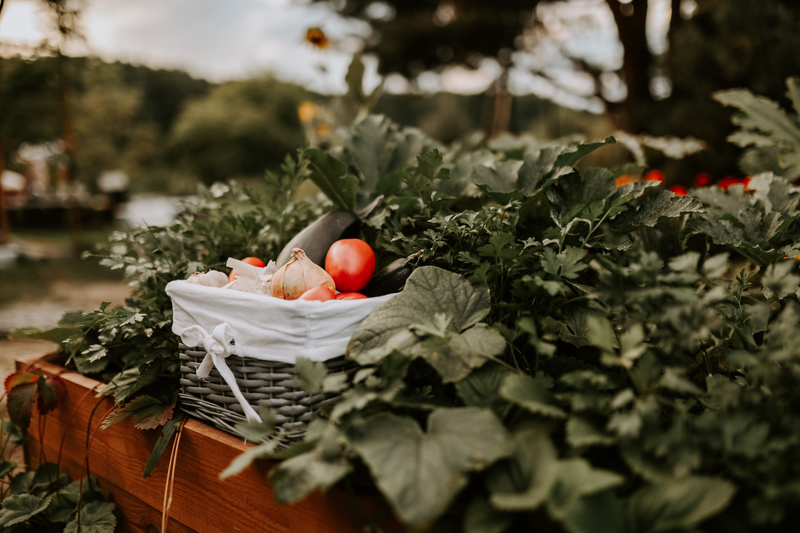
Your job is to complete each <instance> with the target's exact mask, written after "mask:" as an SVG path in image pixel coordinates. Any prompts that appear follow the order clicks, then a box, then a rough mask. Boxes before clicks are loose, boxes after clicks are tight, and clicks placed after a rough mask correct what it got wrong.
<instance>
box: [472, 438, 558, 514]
mask: <svg viewBox="0 0 800 533" xmlns="http://www.w3.org/2000/svg"><path fill="white" fill-rule="evenodd" d="M557 463H558V453H557V452H556V448H555V446H554V445H553V442H552V441H551V440H550V436H549V435H548V434H547V432H546V431H545V430H544V429H543V428H541V427H538V426H529V427H525V428H523V429H521V430H518V431H516V432H515V433H514V448H513V451H512V454H511V457H509V458H508V460H505V461H501V462H498V463H497V464H496V465H495V466H494V467H493V468H492V469H491V471H490V472H489V476H488V479H487V486H488V487H489V490H490V491H491V496H490V501H491V503H492V505H493V506H495V507H496V508H498V509H501V510H505V511H525V510H533V509H536V508H537V507H539V506H540V505H542V504H543V503H544V502H545V501H546V500H547V498H548V496H549V494H550V489H551V487H552V485H553V482H554V481H555V479H556V474H557V466H556V465H557Z"/></svg>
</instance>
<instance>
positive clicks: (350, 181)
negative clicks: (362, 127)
mask: <svg viewBox="0 0 800 533" xmlns="http://www.w3.org/2000/svg"><path fill="white" fill-rule="evenodd" d="M300 158H301V160H304V161H308V168H309V171H310V172H309V178H310V179H311V181H313V182H314V184H315V185H316V186H317V187H319V189H320V190H321V191H322V192H323V194H325V196H327V197H328V198H329V199H330V200H331V202H333V204H334V205H335V206H336V207H339V208H341V209H346V210H349V211H354V210H355V208H356V197H357V196H358V178H357V177H355V176H353V175H352V174H348V172H347V165H345V164H344V163H342V162H341V161H339V160H338V159H336V158H335V157H333V156H332V155H330V154H328V153H327V152H324V151H322V150H318V149H316V148H308V149H306V150H303V152H302V153H301V154H300Z"/></svg>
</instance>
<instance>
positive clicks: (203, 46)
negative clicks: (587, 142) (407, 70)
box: [0, 0, 669, 109]
mask: <svg viewBox="0 0 800 533" xmlns="http://www.w3.org/2000/svg"><path fill="white" fill-rule="evenodd" d="M623 1H624V0H623ZM44 4H45V2H43V0H5V6H4V8H3V11H2V12H0V43H6V44H7V43H11V44H14V45H35V44H37V43H39V42H41V41H42V39H43V37H44V33H43V29H44V28H45V27H47V17H46V14H45V11H44V7H43V6H44ZM651 4H655V7H656V9H653V8H652V7H651V11H652V12H655V13H657V11H658V9H657V6H658V5H659V4H664V5H667V6H668V5H669V0H657V1H655V2H651ZM82 5H83V10H82V17H81V21H82V24H81V26H82V29H83V34H84V35H85V41H84V42H83V43H79V44H78V45H76V48H75V49H74V50H73V51H71V52H70V53H73V54H74V55H80V54H92V55H97V56H99V57H101V58H103V59H105V60H108V61H116V60H119V61H125V62H130V63H134V64H144V65H147V66H150V67H153V68H176V69H182V70H185V71H187V72H189V73H190V74H192V75H194V76H196V77H202V78H206V79H208V80H210V81H214V82H221V81H226V80H230V79H241V78H247V77H252V76H256V75H262V74H265V73H270V74H273V75H275V76H276V77H278V78H279V79H282V80H285V81H291V82H297V83H299V84H301V85H303V86H306V87H308V88H309V89H311V90H314V91H318V92H323V93H339V92H343V91H344V90H345V89H346V87H345V82H344V73H345V72H346V70H347V66H348V64H349V62H350V59H351V57H352V54H353V52H354V51H356V50H357V49H358V48H359V47H360V42H361V41H360V38H361V37H363V36H366V35H367V34H368V27H367V26H366V25H365V24H364V23H358V22H352V21H345V20H343V19H341V18H340V17H338V16H337V15H336V14H334V13H333V12H332V11H331V10H330V8H329V7H327V4H325V3H314V4H312V3H308V2H303V1H302V0H225V1H224V2H222V1H219V0H136V1H120V0H83V2H82ZM565 5H566V6H567V7H566V8H556V9H554V10H551V12H550V13H543V14H542V15H543V16H548V17H549V20H550V24H551V25H552V28H553V31H552V32H551V33H552V34H553V35H552V39H553V40H552V41H551V42H550V44H551V45H552V46H551V47H550V48H549V49H548V46H547V43H544V46H542V47H541V50H540V53H539V54H538V56H537V55H535V54H533V55H529V56H527V57H522V58H519V63H520V64H521V65H526V64H527V65H528V68H522V69H517V70H516V71H515V72H514V73H513V75H512V78H511V82H510V83H511V88H512V91H513V92H516V93H535V94H539V95H540V96H544V97H547V98H550V99H554V100H557V101H558V100H559V99H560V100H562V102H561V103H565V104H566V105H570V106H571V107H584V108H589V109H591V107H592V106H593V105H594V106H595V107H596V106H597V105H600V104H599V102H594V103H592V102H591V101H581V100H580V99H579V98H578V99H575V98H574V95H570V94H566V93H565V92H564V91H563V90H560V89H558V88H557V87H556V86H554V85H553V84H552V83H550V82H549V81H547V80H546V79H545V78H544V77H539V76H536V75H535V74H531V71H535V69H537V68H538V69H541V68H543V65H544V67H545V68H547V69H550V72H549V73H550V74H551V75H552V73H553V72H555V73H556V75H557V76H562V77H563V79H562V80H561V81H562V83H563V84H564V85H567V86H570V85H572V86H574V88H577V91H572V92H573V93H574V92H578V93H579V92H580V84H581V83H586V80H582V79H581V78H580V77H576V76H571V75H570V73H569V72H568V68H566V66H565V64H564V63H563V62H562V63H561V64H559V59H558V52H557V50H558V48H559V46H562V45H564V44H566V46H567V47H568V48H569V49H570V51H571V52H573V53H575V52H577V53H578V54H580V55H584V56H586V57H587V58H591V59H592V60H594V61H601V62H604V63H607V64H608V65H609V66H610V67H612V68H613V67H614V65H615V64H617V63H620V62H621V48H620V46H619V43H618V42H617V40H616V28H615V27H614V25H613V19H611V18H610V17H611V13H610V11H608V8H607V7H606V6H605V4H604V1H603V0H572V1H571V2H568V3H566V4H565ZM667 15H668V13H667ZM578 19H590V22H589V24H588V26H587V25H586V24H585V20H584V25H583V26H580V27H579V26H577V25H576V24H573V23H570V22H568V21H573V22H574V21H575V20H578ZM565 21H566V22H565ZM310 27H321V28H322V29H323V30H324V31H325V33H326V34H327V35H328V36H329V37H330V39H331V41H332V42H333V43H334V44H333V46H332V47H331V48H328V49H325V50H317V49H315V48H313V47H312V46H311V45H310V44H308V43H307V42H305V34H306V30H307V29H308V28H310ZM587 28H589V29H588V30H587ZM657 33H658V32H657V31H656V32H655V34H657ZM657 46H658V42H657V41H656V42H654V47H657ZM548 50H550V51H548ZM321 67H324V69H325V71H324V72H323V71H321ZM559 69H560V70H559ZM498 72H499V70H498V67H497V65H496V64H494V63H492V62H491V61H486V62H484V64H483V65H482V67H481V68H480V69H478V71H477V72H470V71H467V70H466V69H459V68H454V69H451V70H449V71H448V72H446V73H445V74H444V75H441V76H433V75H429V76H423V77H422V78H421V79H420V80H419V84H420V87H421V88H422V89H423V90H426V91H431V92H433V91H437V90H448V91H453V92H462V93H476V92H481V91H483V90H484V89H485V88H486V87H487V86H488V85H489V83H491V81H492V80H493V79H494V77H495V76H496V75H497V73H498ZM378 82H379V79H378V76H377V74H376V63H375V61H374V60H370V59H369V58H368V59H367V75H366V76H365V89H366V90H370V89H371V88H372V87H374V86H376V85H377V84H378ZM404 85H405V82H404V81H402V80H401V79H398V78H390V79H387V80H386V89H387V90H388V91H390V92H401V91H402V90H403V88H404ZM570 98H572V100H571V101H570V100H569V99H570Z"/></svg>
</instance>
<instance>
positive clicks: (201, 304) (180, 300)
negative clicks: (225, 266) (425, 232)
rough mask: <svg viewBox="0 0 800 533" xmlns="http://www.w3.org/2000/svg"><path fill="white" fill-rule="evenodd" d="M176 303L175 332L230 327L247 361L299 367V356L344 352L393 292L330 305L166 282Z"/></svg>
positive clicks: (314, 357) (331, 355)
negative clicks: (251, 359)
mask: <svg viewBox="0 0 800 533" xmlns="http://www.w3.org/2000/svg"><path fill="white" fill-rule="evenodd" d="M166 291H167V295H169V297H170V298H171V299H172V311H173V316H172V331H173V333H175V334H176V335H179V336H181V335H182V334H183V333H184V330H186V329H187V328H190V327H191V326H200V327H201V328H203V330H204V331H205V332H207V333H208V334H210V333H212V332H213V331H214V330H215V329H216V328H217V326H220V325H221V324H227V325H228V327H229V329H228V331H229V333H230V335H231V336H232V339H233V342H234V346H233V347H231V350H230V352H231V353H235V354H236V355H239V356H242V357H252V358H254V359H261V360H267V361H277V362H281V363H290V364H294V363H295V360H296V359H297V357H305V358H307V359H310V360H312V361H327V360H328V359H332V358H334V357H338V356H341V355H343V354H344V353H345V350H346V348H347V344H348V343H349V342H350V337H351V336H352V335H353V333H354V332H355V330H356V328H358V325H359V324H360V323H361V321H362V320H364V319H365V318H366V317H367V316H369V315H370V314H371V313H372V312H373V311H374V310H376V309H377V308H378V307H380V306H381V305H383V304H384V303H385V302H386V301H388V300H389V299H390V298H391V297H392V296H394V294H387V295H385V296H378V297H374V298H363V299H359V300H336V301H328V302H319V301H306V300H283V299H281V298H275V297H272V296H265V295H260V294H252V293H247V292H242V291H236V290H231V289H221V288H218V287H207V286H204V285H198V284H195V283H189V282H188V281H186V280H177V281H172V282H170V283H168V284H167V287H166Z"/></svg>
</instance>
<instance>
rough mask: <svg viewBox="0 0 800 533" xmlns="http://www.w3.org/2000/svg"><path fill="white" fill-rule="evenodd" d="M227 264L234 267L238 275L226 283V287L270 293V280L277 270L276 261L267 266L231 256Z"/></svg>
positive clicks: (255, 292)
mask: <svg viewBox="0 0 800 533" xmlns="http://www.w3.org/2000/svg"><path fill="white" fill-rule="evenodd" d="M226 266H228V267H230V268H232V269H233V272H234V273H236V274H238V277H237V278H235V279H234V280H233V281H231V282H230V283H228V284H227V285H225V286H224V287H223V288H224V289H233V290H235V291H241V292H249V293H252V294H265V295H266V294H269V284H270V280H272V276H273V274H275V270H276V267H275V261H270V262H269V263H267V265H266V266H263V267H257V266H254V265H250V264H247V263H245V262H243V261H240V260H238V259H234V258H233V257H229V258H228V262H227V263H226Z"/></svg>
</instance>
